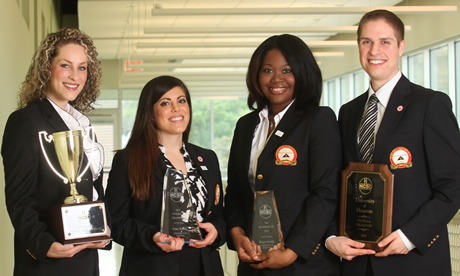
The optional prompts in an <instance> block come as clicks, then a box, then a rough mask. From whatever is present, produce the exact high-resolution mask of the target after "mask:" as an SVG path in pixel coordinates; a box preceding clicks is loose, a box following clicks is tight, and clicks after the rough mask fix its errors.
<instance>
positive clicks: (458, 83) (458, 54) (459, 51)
mask: <svg viewBox="0 0 460 276" xmlns="http://www.w3.org/2000/svg"><path fill="white" fill-rule="evenodd" d="M459 93H460V41H457V42H455V94H456V95H457V97H456V99H457V120H459V119H460V97H459Z"/></svg>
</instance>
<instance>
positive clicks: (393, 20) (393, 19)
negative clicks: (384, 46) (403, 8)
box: [358, 10, 404, 45]
mask: <svg viewBox="0 0 460 276" xmlns="http://www.w3.org/2000/svg"><path fill="white" fill-rule="evenodd" d="M379 19H382V20H384V21H385V22H386V23H388V24H389V25H390V26H391V27H393V30H394V32H395V36H396V39H397V40H398V45H399V43H400V42H401V41H403V40H404V23H403V22H402V21H401V19H400V18H399V17H397V16H396V14H394V13H392V12H390V11H387V10H373V11H370V12H368V13H366V14H365V15H363V17H362V18H361V20H360V21H359V25H358V41H359V39H360V38H361V32H362V30H363V27H364V24H366V23H367V22H369V21H374V20H379Z"/></svg>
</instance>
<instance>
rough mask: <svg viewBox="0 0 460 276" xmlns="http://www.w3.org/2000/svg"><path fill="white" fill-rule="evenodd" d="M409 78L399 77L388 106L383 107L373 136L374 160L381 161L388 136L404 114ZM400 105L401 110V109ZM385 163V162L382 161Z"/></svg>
mask: <svg viewBox="0 0 460 276" xmlns="http://www.w3.org/2000/svg"><path fill="white" fill-rule="evenodd" d="M410 93H411V92H410V82H409V80H408V79H407V78H406V77H404V76H401V79H400V80H399V81H398V83H397V84H396V86H395V88H394V89H393V92H392V93H391V96H390V100H389V101H388V106H387V107H386V109H385V114H384V116H383V119H382V122H381V123H380V127H379V130H378V132H377V136H376V138H375V149H374V160H375V162H380V163H382V161H381V160H382V159H381V158H382V154H383V150H384V148H385V145H386V144H387V142H388V139H389V137H390V136H391V134H392V133H393V131H394V129H395V128H396V125H397V124H398V123H399V120H400V119H401V117H402V116H403V115H404V112H405V111H406V109H407V107H408V106H409V104H410V101H409V100H408V99H406V98H405V97H406V96H408V95H409V94H410ZM401 107H402V110H401ZM383 163H386V162H383Z"/></svg>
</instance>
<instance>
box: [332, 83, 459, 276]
mask: <svg viewBox="0 0 460 276" xmlns="http://www.w3.org/2000/svg"><path fill="white" fill-rule="evenodd" d="M367 97H368V93H367V92H366V93H364V94H362V95H361V96H359V97H357V98H356V99H354V100H352V101H351V102H349V103H347V104H345V105H344V106H342V108H341V109H340V113H339V126H340V131H341V134H342V139H343V140H342V143H343V158H344V159H343V161H344V162H343V166H344V167H346V166H347V165H348V163H349V162H361V158H360V155H359V151H358V145H357V133H358V127H359V122H360V120H361V117H362V114H363V111H364V106H365V104H366V101H367ZM397 148H405V150H407V152H408V153H409V156H410V157H411V160H410V162H411V164H410V165H411V166H407V167H405V168H394V167H393V168H392V167H391V165H392V163H391V160H390V158H391V157H392V152H393V151H394V150H395V149H397ZM373 162H374V163H380V164H387V165H388V168H389V169H390V171H391V172H392V173H393V174H394V179H395V183H394V202H393V221H392V227H393V229H392V231H395V230H397V229H401V230H402V232H403V233H404V234H405V235H406V236H407V238H408V239H409V240H410V241H411V242H412V243H413V244H414V245H415V246H416V248H415V249H413V250H412V251H410V252H409V253H408V254H407V255H391V256H388V257H381V258H377V257H374V256H363V257H357V258H354V259H353V260H352V261H345V260H344V261H343V273H344V275H353V276H356V275H364V269H365V266H366V262H367V261H368V258H370V261H371V263H372V266H373V270H374V275H376V276H379V275H385V276H386V275H451V269H450V254H449V240H448V233H447V226H446V225H447V223H448V222H449V221H450V220H451V219H452V217H453V216H454V215H455V214H456V213H457V211H458V209H459V208H460V132H459V128H458V124H457V120H456V118H455V116H454V114H453V113H452V104H451V101H450V99H449V97H448V96H447V95H446V94H444V93H440V92H435V91H433V90H430V89H426V88H424V87H421V86H418V85H415V84H413V83H411V82H409V80H408V79H407V78H406V77H404V76H402V77H401V79H400V80H399V81H398V83H397V84H396V86H395V88H394V90H393V92H392V94H391V96H390V100H389V102H388V106H387V107H386V109H385V115H384V116H383V119H382V122H381V124H380V127H379V130H378V132H377V135H376V140H375V150H374V161H373Z"/></svg>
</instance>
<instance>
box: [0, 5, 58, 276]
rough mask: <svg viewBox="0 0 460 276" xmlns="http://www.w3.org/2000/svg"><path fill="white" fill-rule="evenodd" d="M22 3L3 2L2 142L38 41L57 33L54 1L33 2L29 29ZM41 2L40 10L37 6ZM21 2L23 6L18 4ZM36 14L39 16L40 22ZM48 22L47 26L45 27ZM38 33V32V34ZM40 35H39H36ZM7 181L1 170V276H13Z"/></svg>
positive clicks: (0, 29) (0, 10)
mask: <svg viewBox="0 0 460 276" xmlns="http://www.w3.org/2000/svg"><path fill="white" fill-rule="evenodd" d="M22 2H24V1H22V0H21V1H17V0H6V1H2V5H1V8H0V34H1V40H2V42H1V43H0V53H1V54H0V64H2V66H0V87H1V89H0V91H1V100H0V139H1V137H3V129H4V126H5V123H6V120H7V119H8V116H9V114H10V113H11V112H12V111H14V110H15V108H16V95H17V92H18V90H19V84H20V83H21V82H22V81H23V80H24V76H25V74H26V72H27V69H28V67H29V64H30V61H31V58H32V55H33V52H34V50H35V46H34V45H35V41H36V40H38V41H39V40H41V39H42V38H43V34H42V33H43V32H49V31H54V30H56V18H55V16H54V15H51V14H50V13H51V11H52V10H54V7H53V4H52V2H53V1H52V0H37V1H35V0H29V3H30V6H29V18H30V20H29V27H27V25H26V22H25V20H24V17H23V15H22ZM35 2H37V8H36V9H35V7H34V6H33V5H34V3H35ZM18 3H19V4H18ZM35 11H37V13H38V14H39V17H38V20H37V23H35V22H36V20H35ZM43 23H44V24H43ZM35 30H37V31H35ZM35 32H37V36H36V35H35ZM4 188H5V181H4V174H3V168H2V169H0V245H1V246H0V275H1V276H3V275H4V276H7V275H13V264H14V258H13V227H12V226H11V222H10V219H9V216H8V214H7V212H6V206H5V193H4Z"/></svg>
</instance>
